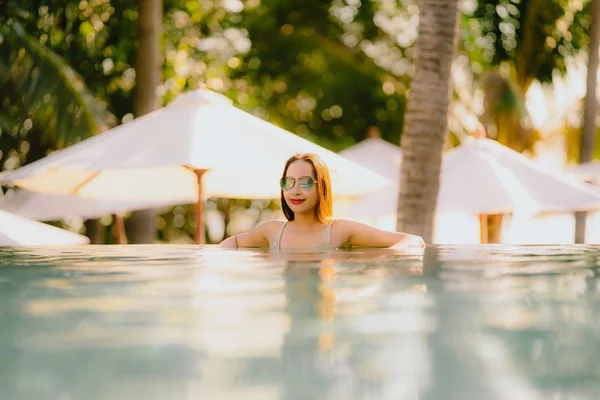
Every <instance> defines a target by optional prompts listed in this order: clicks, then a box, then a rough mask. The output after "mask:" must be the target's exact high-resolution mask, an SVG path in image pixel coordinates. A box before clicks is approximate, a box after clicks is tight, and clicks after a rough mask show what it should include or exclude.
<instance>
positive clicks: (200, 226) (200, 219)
mask: <svg viewBox="0 0 600 400" xmlns="http://www.w3.org/2000/svg"><path fill="white" fill-rule="evenodd" d="M206 171H207V170H206V169H195V170H194V173H195V174H196V178H197V180H198V200H197V201H196V243H198V244H204V243H205V239H204V215H203V213H204V193H203V186H202V176H203V175H204V173H205V172H206Z"/></svg>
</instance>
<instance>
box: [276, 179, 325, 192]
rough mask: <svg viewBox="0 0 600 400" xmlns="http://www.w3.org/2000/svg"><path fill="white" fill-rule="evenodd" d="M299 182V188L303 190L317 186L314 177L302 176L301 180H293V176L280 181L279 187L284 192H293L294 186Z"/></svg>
mask: <svg viewBox="0 0 600 400" xmlns="http://www.w3.org/2000/svg"><path fill="white" fill-rule="evenodd" d="M296 182H298V186H299V187H300V189H302V190H310V189H312V187H313V186H315V183H317V182H315V180H314V178H313V177H312V176H301V177H300V178H292V177H291V176H285V177H283V178H281V179H280V180H279V187H281V190H283V191H284V192H287V191H288V190H291V189H292V188H293V187H294V185H296Z"/></svg>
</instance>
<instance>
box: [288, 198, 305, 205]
mask: <svg viewBox="0 0 600 400" xmlns="http://www.w3.org/2000/svg"><path fill="white" fill-rule="evenodd" d="M290 203H292V204H301V203H304V200H303V199H290Z"/></svg>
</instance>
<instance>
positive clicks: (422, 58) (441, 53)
mask: <svg viewBox="0 0 600 400" xmlns="http://www.w3.org/2000/svg"><path fill="white" fill-rule="evenodd" d="M419 9H420V15H419V36H418V39H417V43H416V59H415V76H414V78H413V80H412V83H411V86H410V94H409V98H408V106H407V111H406V124H405V127H404V133H403V135H402V166H401V171H400V193H399V195H398V198H399V199H398V213H397V229H398V230H399V231H404V232H410V233H412V234H416V235H420V236H422V237H423V240H425V242H426V243H431V242H432V240H433V230H434V219H435V213H436V207H437V196H438V191H439V183H440V168H441V162H442V151H443V147H444V143H445V140H446V136H447V128H448V105H449V102H450V68H451V66H452V62H453V60H454V55H455V52H456V48H457V39H458V23H457V22H458V15H459V12H458V0H421V2H420V6H419Z"/></svg>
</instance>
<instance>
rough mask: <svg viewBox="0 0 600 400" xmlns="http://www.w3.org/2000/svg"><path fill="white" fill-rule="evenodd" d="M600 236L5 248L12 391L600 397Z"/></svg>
mask: <svg viewBox="0 0 600 400" xmlns="http://www.w3.org/2000/svg"><path fill="white" fill-rule="evenodd" d="M599 256H600V248H596V247H590V246H531V247H525V246H493V245H489V246H460V247H450V246H440V247H435V246H433V247H430V248H428V249H427V250H426V252H425V253H424V254H399V253H396V252H392V251H389V250H360V251H358V250H357V251H351V252H348V251H340V252H335V253H307V254H284V255H271V254H269V253H265V252H257V251H242V250H238V251H225V250H221V249H218V248H215V247H211V246H207V247H196V246H172V245H168V246H166V245H156V246H84V247H69V248H60V247H58V248H51V247H48V248H0V398H2V399H7V400H12V399H28V400H29V399H57V400H71V399H86V400H93V399H111V400H113V399H128V400H130V399H244V400H251V399H260V400H269V399H286V400H287V399H294V400H296V399H298V400H300V399H394V400H403V399H407V400H413V399H415V400H416V399H436V400H437V399H444V400H445V399H461V400H469V399H477V400H480V399H525V400H527V399H544V400H546V399H600V368H599V367H600V277H599V276H600V267H599Z"/></svg>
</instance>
